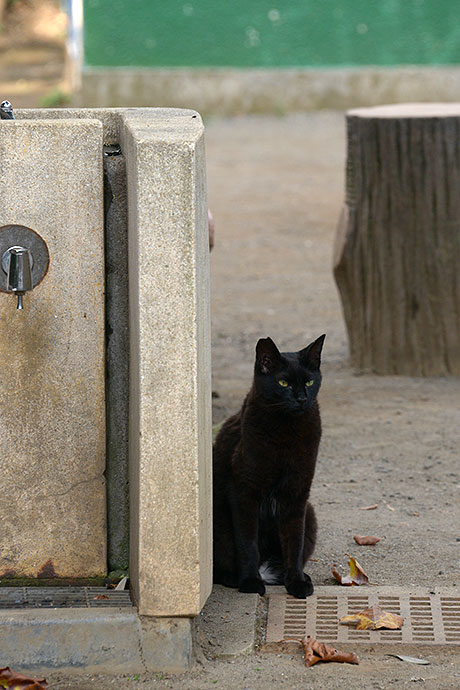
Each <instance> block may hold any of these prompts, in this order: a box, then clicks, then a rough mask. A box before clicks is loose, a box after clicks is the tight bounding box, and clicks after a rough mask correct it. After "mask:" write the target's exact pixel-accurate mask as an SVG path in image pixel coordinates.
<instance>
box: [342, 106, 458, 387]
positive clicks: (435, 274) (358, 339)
mask: <svg viewBox="0 0 460 690" xmlns="http://www.w3.org/2000/svg"><path fill="white" fill-rule="evenodd" d="M347 128H348V152H347V171H346V178H347V179H346V204H345V208H344V210H343V212H342V217H341V220H340V223H339V228H338V231H337V235H336V242H335V248H334V275H335V279H336V282H337V286H338V289H339V292H340V296H341V300H342V306H343V312H344V316H345V321H346V326H347V331H348V337H349V343H350V355H351V361H352V364H353V365H354V366H355V367H357V368H359V369H360V370H364V371H373V372H375V373H378V374H407V375H411V376H437V375H444V374H455V375H460V103H450V104H447V103H446V104H430V103H413V104H406V105H391V106H379V107H375V108H360V109H356V110H350V111H349V112H348V113H347Z"/></svg>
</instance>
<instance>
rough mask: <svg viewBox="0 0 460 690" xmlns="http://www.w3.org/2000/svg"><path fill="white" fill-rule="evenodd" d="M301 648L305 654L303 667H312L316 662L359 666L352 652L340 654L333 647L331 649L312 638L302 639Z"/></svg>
mask: <svg viewBox="0 0 460 690" xmlns="http://www.w3.org/2000/svg"><path fill="white" fill-rule="evenodd" d="M302 647H303V649H304V654H305V666H313V665H314V664H317V663H318V661H337V662H339V663H342V664H345V663H346V664H359V661H358V657H357V656H356V654H355V653H354V652H340V651H339V650H338V649H335V647H331V646H330V645H328V644H324V642H318V640H315V639H313V638H312V637H310V636H308V637H304V638H303V640H302Z"/></svg>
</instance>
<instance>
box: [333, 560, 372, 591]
mask: <svg viewBox="0 0 460 690" xmlns="http://www.w3.org/2000/svg"><path fill="white" fill-rule="evenodd" d="M345 556H348V558H349V560H348V565H349V568H350V574H349V575H341V574H340V573H339V571H338V570H337V568H336V565H335V563H334V565H333V566H332V567H331V571H332V574H333V576H334V577H335V579H336V580H337V582H338V583H339V584H341V585H347V586H350V585H367V584H368V583H369V578H368V577H367V575H366V573H365V572H364V570H363V569H362V568H361V566H360V565H359V563H358V561H357V560H356V559H355V558H353V556H350V554H349V553H346V554H345Z"/></svg>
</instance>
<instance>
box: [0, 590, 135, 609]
mask: <svg viewBox="0 0 460 690" xmlns="http://www.w3.org/2000/svg"><path fill="white" fill-rule="evenodd" d="M107 606H110V607H114V606H115V607H117V608H118V607H120V606H122V607H126V606H132V603H131V599H130V596H129V591H128V590H123V591H115V590H114V589H106V588H105V587H0V609H37V608H40V609H44V608H47V609H50V608H103V607H107Z"/></svg>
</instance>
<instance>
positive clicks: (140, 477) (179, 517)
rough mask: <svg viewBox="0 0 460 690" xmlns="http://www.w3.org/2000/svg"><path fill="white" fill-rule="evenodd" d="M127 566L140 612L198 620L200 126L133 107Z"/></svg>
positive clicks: (203, 455) (203, 215) (206, 360)
mask: <svg viewBox="0 0 460 690" xmlns="http://www.w3.org/2000/svg"><path fill="white" fill-rule="evenodd" d="M123 121H124V125H125V127H124V130H123V131H122V140H121V145H122V149H123V151H124V154H125V157H126V161H127V178H128V216H129V275H130V285H129V290H130V340H131V348H130V491H131V502H130V512H131V562H130V573H131V578H132V580H131V581H132V583H133V584H134V587H135V594H136V597H137V603H138V606H139V613H140V614H141V615H150V616H155V615H156V616H192V615H196V614H198V613H199V611H200V610H201V607H202V606H203V604H204V602H205V600H206V598H207V596H208V595H209V593H210V591H211V579H212V576H211V557H212V554H211V494H210V491H211V477H210V468H211V382H210V373H211V367H210V337H209V247H208V222H207V200H206V189H205V160H204V144H203V125H202V123H201V119H200V117H199V115H197V114H196V113H194V112H193V111H174V110H158V111H150V112H149V111H126V113H125V114H124V115H123Z"/></svg>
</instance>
